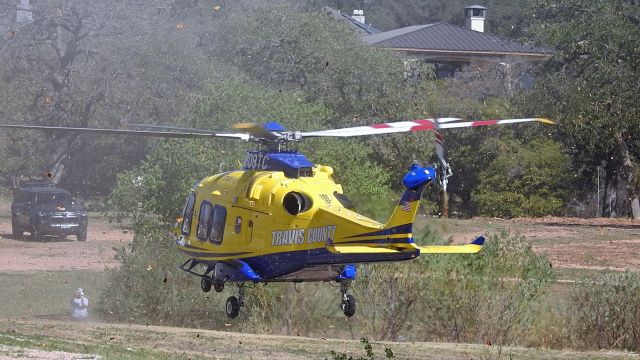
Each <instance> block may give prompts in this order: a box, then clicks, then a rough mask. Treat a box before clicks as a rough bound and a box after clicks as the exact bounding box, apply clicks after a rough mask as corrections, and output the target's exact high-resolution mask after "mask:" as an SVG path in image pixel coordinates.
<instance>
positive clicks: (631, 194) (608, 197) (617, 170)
mask: <svg viewBox="0 0 640 360" xmlns="http://www.w3.org/2000/svg"><path fill="white" fill-rule="evenodd" d="M637 170H638V165H637V164H636V162H635V161H634V159H633V158H632V156H631V154H630V153H629V148H628V146H627V143H626V142H625V141H624V140H622V136H619V141H618V145H617V146H616V147H615V148H614V149H613V150H612V151H611V152H610V153H609V161H608V162H607V164H606V166H605V192H604V197H603V206H602V214H603V216H605V217H621V216H633V218H634V219H640V200H639V197H638V195H639V191H638V189H637V183H638V179H636V172H637Z"/></svg>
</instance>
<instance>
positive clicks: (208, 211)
mask: <svg viewBox="0 0 640 360" xmlns="http://www.w3.org/2000/svg"><path fill="white" fill-rule="evenodd" d="M212 213H213V206H211V203H210V202H208V201H203V202H202V205H200V215H199V217H198V240H202V241H206V240H207V239H208V238H209V229H210V228H211V215H212Z"/></svg>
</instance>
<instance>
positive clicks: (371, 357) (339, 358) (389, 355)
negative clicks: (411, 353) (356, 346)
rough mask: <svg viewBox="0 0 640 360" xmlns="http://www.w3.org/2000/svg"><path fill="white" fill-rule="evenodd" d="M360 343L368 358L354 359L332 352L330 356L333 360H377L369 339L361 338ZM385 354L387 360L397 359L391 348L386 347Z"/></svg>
mask: <svg viewBox="0 0 640 360" xmlns="http://www.w3.org/2000/svg"><path fill="white" fill-rule="evenodd" d="M360 342H361V343H362V344H363V346H364V352H365V353H366V356H360V357H357V358H354V357H353V356H348V355H347V354H345V353H339V352H336V351H334V350H331V352H330V354H331V356H332V357H333V360H375V358H376V356H375V354H374V353H373V346H371V343H370V342H369V340H368V339H367V338H361V339H360ZM384 354H385V359H395V355H394V354H393V350H391V348H388V347H385V348H384Z"/></svg>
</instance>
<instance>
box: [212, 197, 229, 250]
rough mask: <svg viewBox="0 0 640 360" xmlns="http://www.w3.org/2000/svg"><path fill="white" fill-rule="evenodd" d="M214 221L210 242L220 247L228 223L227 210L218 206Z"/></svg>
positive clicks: (214, 209) (214, 213)
mask: <svg viewBox="0 0 640 360" xmlns="http://www.w3.org/2000/svg"><path fill="white" fill-rule="evenodd" d="M212 220H213V221H212V224H211V234H209V240H210V241H211V242H212V243H214V244H218V245H220V244H222V237H223V236H224V225H225V223H226V221H227V209H226V208H225V207H224V206H220V205H216V206H215V207H214V208H213V219H212Z"/></svg>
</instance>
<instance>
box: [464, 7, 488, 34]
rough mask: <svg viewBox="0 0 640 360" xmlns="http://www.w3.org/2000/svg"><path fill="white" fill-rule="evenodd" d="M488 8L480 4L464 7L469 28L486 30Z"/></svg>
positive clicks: (479, 30)
mask: <svg viewBox="0 0 640 360" xmlns="http://www.w3.org/2000/svg"><path fill="white" fill-rule="evenodd" d="M486 15H487V8H486V7H484V6H480V5H471V6H467V7H466V8H464V17H465V23H466V25H467V29H471V30H473V31H478V32H484V19H485V17H486Z"/></svg>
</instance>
